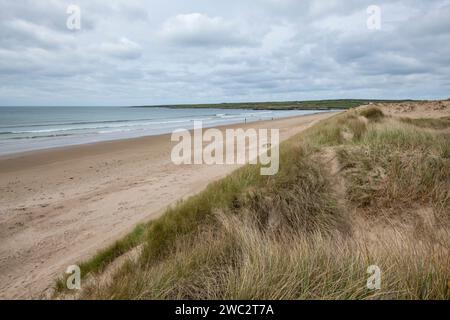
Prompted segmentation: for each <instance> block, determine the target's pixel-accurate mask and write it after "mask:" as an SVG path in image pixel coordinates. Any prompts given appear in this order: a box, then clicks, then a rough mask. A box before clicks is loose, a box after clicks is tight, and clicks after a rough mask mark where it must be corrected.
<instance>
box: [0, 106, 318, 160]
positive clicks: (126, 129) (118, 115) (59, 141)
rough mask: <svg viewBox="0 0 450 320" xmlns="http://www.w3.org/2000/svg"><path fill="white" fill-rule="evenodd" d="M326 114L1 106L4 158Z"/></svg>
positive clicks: (0, 144) (0, 148)
mask: <svg viewBox="0 0 450 320" xmlns="http://www.w3.org/2000/svg"><path fill="white" fill-rule="evenodd" d="M320 112H325V110H314V111H311V110H283V111H278V110H243V109H213V108H211V109H209V108H208V109H199V108H186V109H184V108H183V109H178V108H163V107H0V155H5V154H13V153H19V152H24V151H31V150H39V149H48V148H55V147H62V146H70V145H79V144H85V143H93V142H99V141H109V140H117V139H125V138H134V137H142V136H150V135H159V134H164V133H171V132H173V131H174V130H176V129H192V128H193V123H194V121H196V120H199V121H202V123H203V127H204V128H208V127H215V126H220V125H227V124H237V123H244V122H247V123H249V122H254V121H260V120H271V119H280V118H286V117H292V116H301V115H309V114H314V113H320Z"/></svg>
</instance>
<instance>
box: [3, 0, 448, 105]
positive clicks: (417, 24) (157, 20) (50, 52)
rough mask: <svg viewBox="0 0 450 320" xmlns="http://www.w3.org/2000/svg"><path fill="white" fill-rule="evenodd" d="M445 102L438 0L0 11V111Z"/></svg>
mask: <svg viewBox="0 0 450 320" xmlns="http://www.w3.org/2000/svg"><path fill="white" fill-rule="evenodd" d="M73 6H75V9H74V8H73ZM78 13H79V14H78ZM78 17H79V19H78ZM78 21H79V22H80V23H79V24H77V22H78ZM449 97H450V0H386V1H385V0H370V1H366V0H345V1H343V0H320V1H318V0H316V1H301V0H227V1H211V0H189V1H186V0H170V1H167V0H165V1H163V0H158V1H156V0H149V1H144V0H123V1H121V0H109V1H99V0H94V1H93V0H78V1H77V0H70V1H65V0H58V1H57V0H15V1H11V0H0V105H3V106H28V105H39V106H78V105H79V106H113V105H121V106H135V105H160V104H185V103H215V102H217V103H220V102H242V101H292V100H320V99H337V98H371V99H405V98H412V99H444V98H445V99H446V98H449Z"/></svg>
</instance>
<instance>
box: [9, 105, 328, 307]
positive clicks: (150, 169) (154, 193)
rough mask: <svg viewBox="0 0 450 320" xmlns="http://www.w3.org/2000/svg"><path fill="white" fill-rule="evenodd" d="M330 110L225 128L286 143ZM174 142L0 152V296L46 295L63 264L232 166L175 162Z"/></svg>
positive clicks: (83, 255) (163, 137) (139, 141)
mask: <svg viewBox="0 0 450 320" xmlns="http://www.w3.org/2000/svg"><path fill="white" fill-rule="evenodd" d="M331 115H332V113H326V114H318V115H311V116H304V117H295V118H289V119H281V120H273V121H263V122H258V123H251V124H247V125H235V126H227V127H247V128H248V127H253V128H278V129H280V137H281V140H285V139H286V138H288V137H290V136H292V135H294V134H296V133H298V132H300V131H302V130H304V129H305V128H307V127H309V126H311V125H312V124H314V123H316V122H317V121H319V120H320V119H324V118H326V117H329V116H331ZM221 129H224V127H222V128H221ZM173 145H174V143H171V141H170V135H160V136H152V137H143V138H136V139H127V140H120V141H111V142H100V143H95V144H89V145H81V146H73V147H65V148H57V149H51V150H42V151H34V152H27V153H23V154H18V155H12V156H4V157H1V158H0V194H1V195H2V196H1V198H0V298H2V299H5V298H14V299H17V298H27V299H39V298H46V297H49V293H51V289H52V287H53V284H54V279H55V278H56V277H58V276H60V275H61V274H62V273H63V272H64V270H65V269H66V268H67V266H69V265H71V264H74V263H77V262H80V261H81V260H84V259H87V258H89V257H91V256H92V255H94V254H95V253H96V252H97V251H98V250H99V249H101V248H104V247H106V246H107V245H109V244H111V243H112V242H113V241H114V240H117V239H118V238H120V237H121V236H123V235H125V234H126V233H127V232H129V231H131V230H132V228H133V227H134V226H135V225H136V224H138V223H140V222H145V221H149V220H151V219H154V218H157V217H158V216H159V215H160V214H161V213H162V212H164V209H165V208H167V206H169V205H170V204H172V203H174V202H176V201H178V200H180V199H183V198H185V197H187V196H190V195H192V194H195V193H197V192H199V191H201V190H202V189H204V188H205V187H206V186H207V184H208V183H210V182H212V181H214V180H217V179H219V178H221V177H224V176H225V175H227V174H229V173H230V172H232V171H233V170H235V169H236V168H237V167H238V166H237V165H233V166H221V165H214V166H207V165H195V166H187V165H183V166H177V165H174V164H173V163H172V162H171V160H170V152H171V149H172V147H173Z"/></svg>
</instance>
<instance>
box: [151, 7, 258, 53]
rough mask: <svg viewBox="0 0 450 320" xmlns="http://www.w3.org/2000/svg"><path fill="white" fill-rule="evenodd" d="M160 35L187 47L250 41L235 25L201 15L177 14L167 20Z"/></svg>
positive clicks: (219, 45) (236, 44) (247, 42)
mask: <svg viewBox="0 0 450 320" xmlns="http://www.w3.org/2000/svg"><path fill="white" fill-rule="evenodd" d="M160 35H161V37H162V38H163V39H165V40H168V41H169V42H172V43H175V44H180V45H187V46H194V47H195V46H218V47H222V46H239V45H246V44H250V43H251V42H252V41H251V40H250V39H248V38H246V37H245V36H244V35H243V34H242V29H240V28H239V25H237V24H236V23H233V22H230V21H227V20H225V19H223V18H222V17H209V16H207V15H205V14H201V13H190V14H179V15H176V16H174V17H171V18H169V19H167V21H166V22H165V23H164V25H163V27H162V30H161V31H160Z"/></svg>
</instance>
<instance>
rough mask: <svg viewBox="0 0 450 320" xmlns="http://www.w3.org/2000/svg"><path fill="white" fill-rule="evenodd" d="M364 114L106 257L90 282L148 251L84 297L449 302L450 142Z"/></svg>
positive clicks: (225, 183)
mask: <svg viewBox="0 0 450 320" xmlns="http://www.w3.org/2000/svg"><path fill="white" fill-rule="evenodd" d="M363 114H364V115H365V117H363V116H362V115H361V114H357V113H356V112H355V111H348V112H346V113H345V114H343V115H340V116H338V117H334V118H332V119H330V120H326V121H324V122H322V123H320V124H319V125H317V126H315V127H313V128H311V129H310V130H308V131H307V132H305V133H302V134H300V135H298V136H296V137H294V138H292V139H290V140H289V141H287V142H285V143H283V145H282V147H281V159H280V164H281V167H280V172H279V173H278V174H277V175H276V176H274V177H261V176H260V175H259V171H258V168H257V167H256V166H246V167H244V168H242V169H240V170H238V171H236V172H234V173H233V174H232V175H230V176H228V177H227V178H225V179H223V180H221V181H219V182H216V183H213V184H211V185H210V186H209V187H208V189H207V190H205V191H204V192H202V193H201V194H199V195H197V196H194V197H192V198H190V199H188V200H187V201H185V202H182V203H179V204H178V205H176V206H174V207H173V208H171V209H169V210H168V211H167V212H166V214H165V215H164V216H162V217H161V218H160V219H158V220H156V221H154V222H153V223H151V224H150V225H148V226H145V227H141V229H139V230H140V231H135V233H133V234H134V235H135V236H130V237H129V238H128V240H123V243H124V244H125V245H123V246H120V245H119V246H115V247H112V248H109V249H108V250H107V251H106V252H103V253H100V255H99V256H97V257H96V258H94V259H93V260H91V261H90V262H88V263H86V264H85V265H84V266H87V269H88V271H91V272H95V271H101V270H102V269H103V268H104V266H105V265H106V264H107V262H109V261H111V260H112V259H113V257H115V256H117V255H120V254H121V253H123V251H124V249H125V248H128V247H131V246H133V245H136V244H137V243H142V244H143V247H144V249H143V252H142V254H141V255H140V256H139V258H138V259H137V260H135V261H129V262H127V263H125V264H124V265H123V266H122V267H121V268H120V269H119V270H118V271H117V272H116V273H115V274H114V275H113V277H112V278H111V279H110V281H109V282H108V283H107V284H104V283H102V284H99V283H95V282H94V284H90V285H88V286H87V287H85V288H84V290H83V292H82V295H81V297H82V298H88V299H96V298H102V299H111V298H115V299H117V298H125V299H129V298H131V299H169V298H172V299H178V298H181V299H182V298H185V299H186V298H187V299H191V298H193V299H224V298H225V299H240V298H242V299H316V298H320V299H367V298H391V299H396V298H406V299H448V298H449V292H448V289H447V280H448V279H449V277H450V273H449V269H448V264H449V255H448V243H449V239H450V238H449V226H450V221H449V213H448V208H449V207H450V200H449V198H450V194H449V190H450V176H449V175H450V171H449V168H450V144H449V141H450V133H449V131H448V130H442V128H441V127H440V128H441V130H434V129H432V128H434V125H429V126H427V125H426V123H427V122H426V121H422V122H420V124H417V123H405V121H404V120H402V121H399V120H395V119H390V118H385V117H384V116H383V115H382V114H380V113H379V112H378V111H377V110H366V111H364V112H363ZM430 127H431V128H430ZM333 164H334V165H333ZM333 167H335V168H333ZM136 235H138V236H136ZM130 238H131V239H134V240H135V241H130ZM117 248H119V249H117ZM373 264H375V265H378V266H379V267H380V268H381V270H382V288H381V290H378V291H370V290H367V289H366V281H367V278H368V276H369V275H368V274H367V273H366V270H367V267H368V266H370V265H373ZM85 273H87V272H86V270H85Z"/></svg>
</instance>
